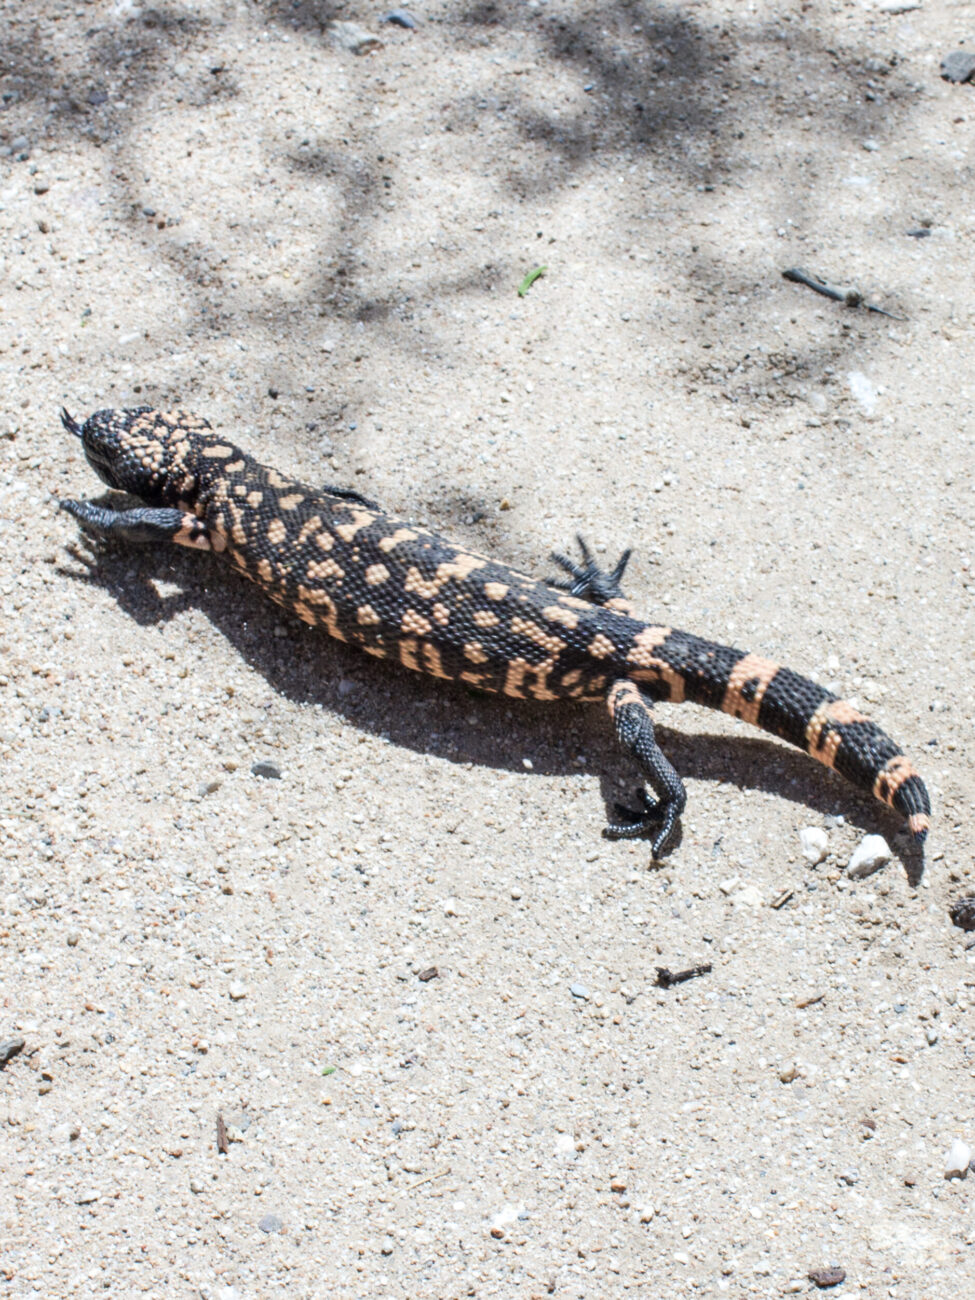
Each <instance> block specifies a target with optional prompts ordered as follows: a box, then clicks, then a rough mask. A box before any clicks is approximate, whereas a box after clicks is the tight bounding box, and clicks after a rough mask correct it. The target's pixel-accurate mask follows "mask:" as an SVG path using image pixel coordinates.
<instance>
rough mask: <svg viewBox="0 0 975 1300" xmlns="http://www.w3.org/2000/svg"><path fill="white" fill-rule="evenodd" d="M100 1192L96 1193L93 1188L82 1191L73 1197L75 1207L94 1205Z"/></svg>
mask: <svg viewBox="0 0 975 1300" xmlns="http://www.w3.org/2000/svg"><path fill="white" fill-rule="evenodd" d="M100 1195H101V1193H100V1192H96V1191H95V1189H94V1188H93V1187H86V1188H85V1190H84V1191H81V1192H79V1193H78V1195H77V1196H76V1197H75V1204H76V1205H94V1204H95V1202H96V1201H97V1200H98V1198H99V1196H100Z"/></svg>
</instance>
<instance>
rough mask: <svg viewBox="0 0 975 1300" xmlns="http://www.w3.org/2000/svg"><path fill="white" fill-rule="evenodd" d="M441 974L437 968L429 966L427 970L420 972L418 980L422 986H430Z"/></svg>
mask: <svg viewBox="0 0 975 1300" xmlns="http://www.w3.org/2000/svg"><path fill="white" fill-rule="evenodd" d="M439 974H440V972H439V971H438V970H437V968H436V966H428V967H427V968H426V970H421V971H420V972H419V974H418V975H417V979H418V980H419V981H420V983H421V984H429V982H430V981H431V980H435V979H436V978H437V976H438V975H439Z"/></svg>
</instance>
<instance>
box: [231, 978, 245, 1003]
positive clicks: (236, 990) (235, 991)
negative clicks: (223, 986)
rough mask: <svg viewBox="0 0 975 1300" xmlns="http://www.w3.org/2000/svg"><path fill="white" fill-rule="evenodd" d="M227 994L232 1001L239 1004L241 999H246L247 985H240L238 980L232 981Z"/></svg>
mask: <svg viewBox="0 0 975 1300" xmlns="http://www.w3.org/2000/svg"><path fill="white" fill-rule="evenodd" d="M227 992H228V993H229V994H230V997H231V999H232V1001H234V1002H239V1001H240V1000H241V998H246V997H247V985H246V984H242V983H241V982H240V980H234V982H233V983H232V984H231V986H230V988H229V989H228V990H227Z"/></svg>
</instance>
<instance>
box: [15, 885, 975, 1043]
mask: <svg viewBox="0 0 975 1300" xmlns="http://www.w3.org/2000/svg"><path fill="white" fill-rule="evenodd" d="M948 915H949V916H950V917H951V919H952V922H953V923H954V924H955V925H957V926H958V927H959V928H960V929H962V930H975V894H966V895H965V897H964V898H956V899H955V901H954V902H953V903H952V905H951V907H950V909H949V911H948ZM2 1050H3V1049H2V1048H0V1055H2Z"/></svg>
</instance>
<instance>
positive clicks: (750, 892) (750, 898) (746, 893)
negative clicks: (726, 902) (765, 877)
mask: <svg viewBox="0 0 975 1300" xmlns="http://www.w3.org/2000/svg"><path fill="white" fill-rule="evenodd" d="M731 901H732V902H733V903H735V904H736V905H737V906H738V907H761V906H762V893H761V890H760V889H759V888H758V886H757V885H745V886H744V887H743V888H742V889H739V890H738V892H737V893H736V894H733V895H732V898H731Z"/></svg>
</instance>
